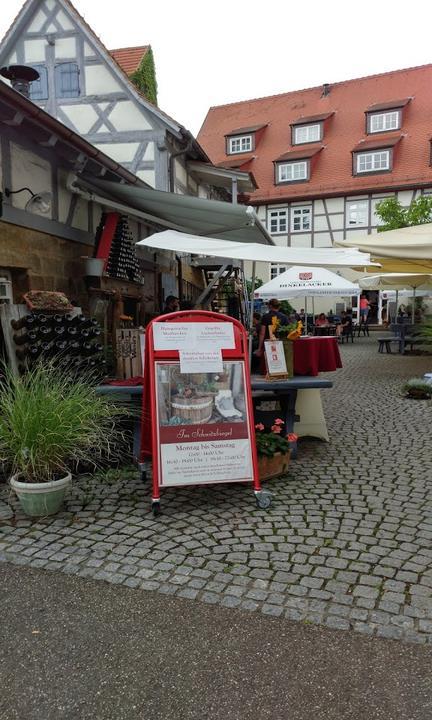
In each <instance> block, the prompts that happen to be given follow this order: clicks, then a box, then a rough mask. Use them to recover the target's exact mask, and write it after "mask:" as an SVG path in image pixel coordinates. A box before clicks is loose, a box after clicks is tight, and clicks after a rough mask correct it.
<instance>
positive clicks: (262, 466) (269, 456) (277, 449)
mask: <svg viewBox="0 0 432 720" xmlns="http://www.w3.org/2000/svg"><path fill="white" fill-rule="evenodd" d="M283 426H284V422H283V420H281V419H280V418H276V419H275V421H274V422H273V424H272V425H271V426H270V427H269V428H266V427H265V425H263V423H257V424H256V425H255V439H256V448H257V454H258V469H259V476H260V480H269V479H270V478H272V477H277V476H278V475H283V474H284V473H286V471H287V469H288V465H289V461H290V455H291V443H292V442H295V441H296V440H297V436H296V435H294V433H290V434H289V435H284V433H283Z"/></svg>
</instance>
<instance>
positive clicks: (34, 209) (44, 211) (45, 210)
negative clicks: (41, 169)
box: [5, 187, 52, 215]
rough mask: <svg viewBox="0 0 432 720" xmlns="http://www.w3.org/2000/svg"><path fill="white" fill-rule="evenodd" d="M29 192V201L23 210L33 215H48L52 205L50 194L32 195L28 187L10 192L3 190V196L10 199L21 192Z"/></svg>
mask: <svg viewBox="0 0 432 720" xmlns="http://www.w3.org/2000/svg"><path fill="white" fill-rule="evenodd" d="M24 191H26V192H29V193H30V195H31V198H30V200H29V201H28V202H27V204H26V206H25V209H26V210H27V212H31V213H35V215H49V214H50V212H51V205H52V194H51V193H50V192H41V193H34V192H33V190H30V188H28V187H22V188H20V189H19V190H10V189H9V188H5V196H6V197H10V196H11V195H16V194H17V193H21V192H24Z"/></svg>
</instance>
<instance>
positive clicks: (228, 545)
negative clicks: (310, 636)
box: [0, 337, 432, 643]
mask: <svg viewBox="0 0 432 720" xmlns="http://www.w3.org/2000/svg"><path fill="white" fill-rule="evenodd" d="M341 351H342V356H343V362H344V368H343V370H340V371H338V372H336V373H331V374H330V375H329V376H330V377H331V379H332V380H333V381H334V387H333V389H331V390H325V391H323V398H324V404H325V413H326V418H327V423H328V428H329V432H330V436H331V442H330V443H329V444H325V443H322V442H321V441H319V440H305V441H303V442H301V444H300V452H299V458H298V460H296V461H292V462H291V464H290V469H289V473H288V474H287V476H286V477H284V478H282V479H278V480H274V481H272V482H269V483H268V487H269V488H270V489H271V490H272V491H273V492H274V495H275V498H274V502H273V506H272V507H271V509H270V510H267V511H262V510H258V509H256V506H255V503H254V499H253V494H252V491H251V488H250V487H249V486H229V485H228V486H217V487H212V488H187V489H180V490H167V491H165V492H164V493H163V496H162V507H163V514H162V515H161V516H160V517H159V518H157V519H154V518H153V516H152V515H151V513H150V512H149V508H150V489H149V487H148V486H143V485H142V483H141V482H140V480H139V477H138V474H137V472H136V471H135V470H125V471H121V472H118V471H110V472H109V473H108V475H107V477H106V481H105V482H104V484H100V483H98V482H95V481H94V480H89V479H85V478H84V479H81V481H80V482H77V483H76V484H75V485H74V489H73V492H72V495H71V498H70V499H69V501H68V504H67V508H66V512H64V513H62V514H60V515H58V516H56V517H54V518H53V519H48V518H47V519H42V520H37V521H31V520H29V519H26V518H24V516H23V515H22V514H21V513H20V512H19V510H18V509H17V506H16V503H15V500H14V499H13V498H12V497H11V496H9V494H8V492H7V491H6V489H3V491H2V494H1V498H2V502H0V531H1V532H0V560H2V561H6V562H12V563H14V564H17V565H29V566H32V567H38V568H44V569H46V570H51V571H59V572H64V573H68V574H76V575H79V576H81V577H92V578H95V579H98V580H105V581H108V582H110V583H116V584H123V585H126V586H129V587H131V588H139V589H143V590H151V591H158V592H160V593H165V594H173V595H174V594H175V595H176V596H178V597H182V598H189V599H192V600H198V601H202V602H205V603H209V604H220V605H222V606H225V607H238V608H242V609H244V610H246V611H259V612H262V613H265V614H267V615H273V616H282V617H286V618H288V619H291V620H298V621H302V622H305V623H318V624H322V625H325V626H327V627H330V628H336V629H342V630H345V629H346V630H347V629H349V628H351V629H353V630H355V631H358V632H360V633H363V634H365V635H376V636H378V637H386V638H394V639H403V640H405V641H408V642H417V643H426V642H429V643H430V642H432V472H431V471H432V450H431V443H430V422H431V414H432V406H431V403H430V401H415V400H408V399H405V398H403V397H402V396H401V393H400V386H401V383H402V382H403V381H404V380H405V379H407V378H409V377H413V376H422V375H423V373H424V372H427V371H430V370H431V365H432V358H430V357H424V356H420V357H414V356H411V357H410V356H406V357H401V356H399V355H386V354H383V355H379V354H378V353H377V343H376V340H375V339H374V338H373V337H371V338H369V339H367V338H365V339H363V338H361V339H360V340H359V341H357V342H355V343H354V344H353V345H351V344H348V345H344V346H342V347H341ZM14 510H15V512H14Z"/></svg>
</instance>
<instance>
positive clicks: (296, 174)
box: [277, 160, 308, 182]
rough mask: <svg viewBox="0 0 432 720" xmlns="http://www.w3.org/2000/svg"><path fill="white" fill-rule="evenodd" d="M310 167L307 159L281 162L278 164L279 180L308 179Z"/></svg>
mask: <svg viewBox="0 0 432 720" xmlns="http://www.w3.org/2000/svg"><path fill="white" fill-rule="evenodd" d="M307 176H308V167H307V162H306V160H301V161H300V162H290V163H281V164H280V165H278V173H277V178H278V182H295V181H296V180H307Z"/></svg>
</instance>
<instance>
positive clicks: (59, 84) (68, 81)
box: [55, 62, 80, 98]
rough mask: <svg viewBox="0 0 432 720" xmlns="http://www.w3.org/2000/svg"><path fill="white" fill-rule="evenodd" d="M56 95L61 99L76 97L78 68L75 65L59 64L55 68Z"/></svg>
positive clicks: (78, 92) (77, 91)
mask: <svg viewBox="0 0 432 720" xmlns="http://www.w3.org/2000/svg"><path fill="white" fill-rule="evenodd" d="M55 87H56V95H57V97H61V98H68V97H78V96H79V94H80V89H79V68H78V65H77V64H76V63H71V62H69V63H61V64H60V65H56V67H55Z"/></svg>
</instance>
